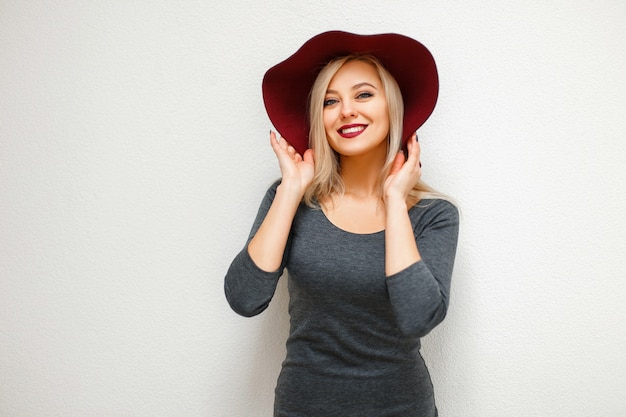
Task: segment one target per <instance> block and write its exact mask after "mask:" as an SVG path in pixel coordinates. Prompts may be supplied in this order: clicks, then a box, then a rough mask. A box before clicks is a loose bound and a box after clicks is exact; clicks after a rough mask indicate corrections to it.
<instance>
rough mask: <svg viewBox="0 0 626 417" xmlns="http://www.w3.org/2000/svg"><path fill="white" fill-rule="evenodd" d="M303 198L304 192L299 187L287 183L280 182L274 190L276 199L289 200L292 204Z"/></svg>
mask: <svg viewBox="0 0 626 417" xmlns="http://www.w3.org/2000/svg"><path fill="white" fill-rule="evenodd" d="M303 196H304V190H302V188H301V187H299V186H296V185H294V184H290V183H287V182H281V183H280V184H279V185H278V187H277V188H276V197H275V198H276V199H280V200H289V201H292V202H294V203H300V200H302V197H303Z"/></svg>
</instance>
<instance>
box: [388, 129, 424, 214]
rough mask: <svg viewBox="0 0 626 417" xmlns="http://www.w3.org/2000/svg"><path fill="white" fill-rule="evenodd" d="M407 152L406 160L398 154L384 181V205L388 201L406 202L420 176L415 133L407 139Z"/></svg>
mask: <svg viewBox="0 0 626 417" xmlns="http://www.w3.org/2000/svg"><path fill="white" fill-rule="evenodd" d="M407 150H408V152H407V155H408V157H407V158H406V160H405V157H404V153H403V152H398V155H396V159H395V160H394V161H393V164H392V165H391V170H390V171H389V176H387V179H386V180H385V184H384V187H383V191H384V199H385V202H386V203H387V202H390V201H404V202H406V200H407V197H408V196H409V192H410V191H411V190H412V189H413V187H414V186H415V184H416V183H417V181H418V180H419V179H420V177H421V176H422V168H421V163H420V145H419V142H418V141H417V134H416V133H414V134H413V135H412V136H411V138H410V139H409V141H408V144H407Z"/></svg>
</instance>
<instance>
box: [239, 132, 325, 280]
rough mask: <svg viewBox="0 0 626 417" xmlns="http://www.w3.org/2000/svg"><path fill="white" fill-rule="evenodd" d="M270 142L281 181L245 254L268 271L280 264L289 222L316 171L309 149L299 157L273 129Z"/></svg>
mask: <svg viewBox="0 0 626 417" xmlns="http://www.w3.org/2000/svg"><path fill="white" fill-rule="evenodd" d="M270 143H271V145H272V149H273V150H274V153H275V154H276V157H277V158H278V164H279V166H280V171H281V174H282V180H281V183H280V185H279V186H278V188H277V189H276V196H275V197H274V201H273V202H272V205H271V207H270V209H269V211H268V212H267V215H266V216H265V219H264V220H263V223H262V224H261V227H260V228H259V230H258V231H257V233H256V234H255V236H254V237H253V238H252V240H251V241H250V243H249V244H248V253H249V254H250V257H251V258H252V260H253V261H254V263H255V264H256V265H257V266H258V267H259V268H260V269H262V270H263V271H267V272H271V271H275V270H276V269H277V268H278V267H280V264H281V262H282V259H283V253H284V252H285V247H286V246H287V239H288V238H289V231H290V230H291V223H292V221H293V218H294V216H295V215H296V210H298V206H299V205H300V201H301V200H302V196H303V195H304V191H305V190H306V187H308V186H309V184H310V183H311V181H312V180H313V174H314V171H315V169H314V163H313V153H312V151H311V150H310V149H309V150H307V151H306V152H305V153H304V158H302V157H301V156H300V154H298V153H297V152H296V150H295V149H294V148H293V147H292V146H291V145H289V144H288V143H287V141H285V140H284V139H280V138H277V137H276V135H275V134H274V132H270Z"/></svg>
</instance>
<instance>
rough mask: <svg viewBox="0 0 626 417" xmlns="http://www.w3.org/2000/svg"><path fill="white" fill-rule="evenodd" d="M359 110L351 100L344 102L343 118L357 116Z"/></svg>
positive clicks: (342, 107) (342, 108)
mask: <svg viewBox="0 0 626 417" xmlns="http://www.w3.org/2000/svg"><path fill="white" fill-rule="evenodd" d="M356 115H357V112H356V109H355V108H354V106H353V105H352V103H350V102H346V101H344V102H342V106H341V118H342V119H347V118H349V117H356Z"/></svg>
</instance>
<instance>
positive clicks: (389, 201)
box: [385, 195, 408, 212]
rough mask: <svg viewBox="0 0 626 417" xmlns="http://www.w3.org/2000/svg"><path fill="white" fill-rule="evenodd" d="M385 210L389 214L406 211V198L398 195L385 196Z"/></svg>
mask: <svg viewBox="0 0 626 417" xmlns="http://www.w3.org/2000/svg"><path fill="white" fill-rule="evenodd" d="M385 208H386V209H387V212H389V211H393V210H402V211H406V210H407V209H408V205H407V202H406V198H405V197H404V196H398V195H387V196H385Z"/></svg>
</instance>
